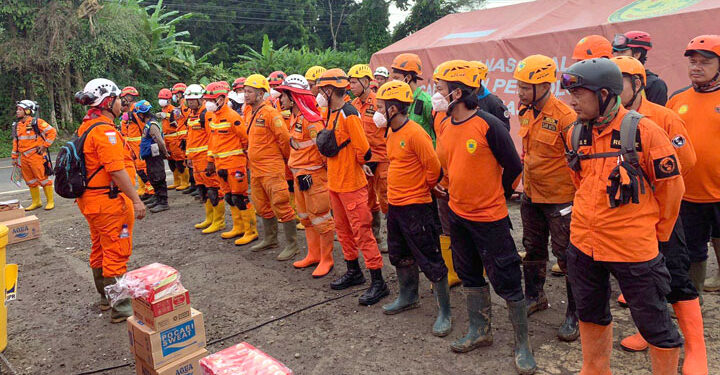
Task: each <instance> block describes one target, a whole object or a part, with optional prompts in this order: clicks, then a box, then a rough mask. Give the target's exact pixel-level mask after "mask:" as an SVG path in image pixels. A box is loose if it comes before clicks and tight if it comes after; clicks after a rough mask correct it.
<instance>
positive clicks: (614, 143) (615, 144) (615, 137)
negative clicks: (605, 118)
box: [610, 130, 642, 151]
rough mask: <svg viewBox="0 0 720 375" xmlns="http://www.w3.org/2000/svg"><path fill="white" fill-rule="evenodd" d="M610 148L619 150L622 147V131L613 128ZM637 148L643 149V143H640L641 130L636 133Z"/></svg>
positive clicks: (638, 149)
mask: <svg viewBox="0 0 720 375" xmlns="http://www.w3.org/2000/svg"><path fill="white" fill-rule="evenodd" d="M610 148H613V149H616V150H619V149H621V148H622V145H621V143H620V131H619V130H613V131H612V137H611V139H610ZM635 149H636V150H637V151H642V145H641V144H640V132H639V131H638V132H636V133H635Z"/></svg>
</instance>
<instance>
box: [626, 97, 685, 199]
mask: <svg viewBox="0 0 720 375" xmlns="http://www.w3.org/2000/svg"><path fill="white" fill-rule="evenodd" d="M641 99H642V102H641V103H640V107H638V109H637V112H639V113H640V114H642V115H644V116H645V117H647V118H648V119H650V120H651V121H652V122H654V123H655V124H657V125H658V126H659V127H661V128H662V129H663V130H665V133H667V135H668V136H669V137H670V143H672V145H673V147H675V152H676V153H677V156H678V162H679V163H680V171H681V172H682V174H683V176H687V174H688V172H690V171H691V170H692V169H693V167H695V163H696V162H697V156H696V155H695V148H694V147H693V145H692V142H691V141H690V136H689V135H688V132H687V128H686V127H685V121H683V119H682V118H680V116H679V115H678V114H677V113H675V112H673V111H672V109H669V108H667V107H663V106H661V105H659V104H655V103H653V102H651V101H649V100H647V99H646V98H644V97H643V98H641ZM685 188H686V189H687V186H686V187H685Z"/></svg>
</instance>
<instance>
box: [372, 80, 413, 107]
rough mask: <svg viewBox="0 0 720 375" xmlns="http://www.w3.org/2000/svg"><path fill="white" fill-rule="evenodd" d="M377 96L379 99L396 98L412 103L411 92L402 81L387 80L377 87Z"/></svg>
mask: <svg viewBox="0 0 720 375" xmlns="http://www.w3.org/2000/svg"><path fill="white" fill-rule="evenodd" d="M377 98H378V99H380V100H397V101H399V102H403V103H412V102H413V93H412V89H410V86H409V85H408V84H407V83H405V82H403V81H387V82H386V83H384V84H383V85H382V86H380V88H379V89H378V93H377Z"/></svg>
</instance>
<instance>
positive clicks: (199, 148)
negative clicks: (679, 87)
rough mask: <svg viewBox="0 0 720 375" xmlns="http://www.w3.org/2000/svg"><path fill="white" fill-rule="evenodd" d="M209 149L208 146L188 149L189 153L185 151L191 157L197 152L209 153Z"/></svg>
mask: <svg viewBox="0 0 720 375" xmlns="http://www.w3.org/2000/svg"><path fill="white" fill-rule="evenodd" d="M207 149H208V146H200V147H193V148H189V149H187V151H185V154H186V155H190V154H194V153H196V152H203V151H207Z"/></svg>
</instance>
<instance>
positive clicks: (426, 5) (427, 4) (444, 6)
mask: <svg viewBox="0 0 720 375" xmlns="http://www.w3.org/2000/svg"><path fill="white" fill-rule="evenodd" d="M484 3H485V0H416V1H415V4H413V6H412V8H411V9H410V15H409V16H408V17H407V18H406V19H405V21H403V22H402V23H400V24H399V25H397V26H396V27H395V31H394V32H393V37H392V39H393V41H397V40H400V39H402V38H404V37H406V36H408V35H410V34H412V33H414V32H416V31H418V30H420V29H422V28H423V27H425V26H427V25H429V24H431V23H433V22H435V21H437V20H439V19H440V18H443V17H445V16H447V15H448V14H452V13H457V12H461V11H468V10H473V9H479V8H480V7H481V6H482V5H483V4H484ZM396 4H397V6H398V7H399V8H400V9H405V10H406V9H407V8H408V6H409V2H408V0H396Z"/></svg>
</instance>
